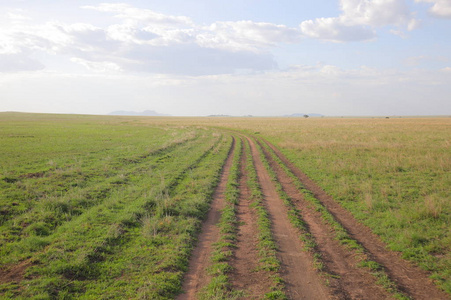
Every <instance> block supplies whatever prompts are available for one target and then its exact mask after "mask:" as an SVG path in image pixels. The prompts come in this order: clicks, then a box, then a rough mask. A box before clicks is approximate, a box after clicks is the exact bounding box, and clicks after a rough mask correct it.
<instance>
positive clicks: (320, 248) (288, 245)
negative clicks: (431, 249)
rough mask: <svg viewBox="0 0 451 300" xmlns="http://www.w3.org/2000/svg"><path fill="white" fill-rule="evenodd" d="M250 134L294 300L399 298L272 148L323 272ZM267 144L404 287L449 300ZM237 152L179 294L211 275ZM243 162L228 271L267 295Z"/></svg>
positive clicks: (251, 292)
mask: <svg viewBox="0 0 451 300" xmlns="http://www.w3.org/2000/svg"><path fill="white" fill-rule="evenodd" d="M244 141H245V142H247V141H248V142H249V144H250V148H251V151H250V153H245V154H244V155H251V156H252V159H253V162H254V165H255V169H256V172H257V177H258V181H259V183H260V185H261V190H262V192H263V195H264V199H265V201H264V204H265V206H266V209H267V211H268V214H269V216H270V219H271V222H272V233H273V235H274V239H275V241H276V243H277V245H278V252H277V257H278V259H279V260H280V262H281V271H280V275H281V277H282V278H283V279H284V281H285V287H286V288H285V293H286V295H287V296H288V297H289V298H290V299H394V297H393V295H392V294H390V293H389V292H388V291H386V290H385V289H384V288H383V287H382V286H381V285H380V284H377V283H376V281H377V280H376V278H375V277H374V276H372V275H371V274H370V272H369V270H367V269H365V268H361V267H358V266H357V264H358V259H357V257H356V254H355V253H354V252H353V251H351V250H349V249H347V248H345V246H343V245H341V244H340V243H339V242H338V241H337V240H336V238H335V235H334V231H333V228H332V227H331V226H330V225H329V224H327V223H326V222H324V221H323V220H322V218H321V216H320V214H319V213H318V212H317V211H315V210H314V209H313V208H312V207H311V206H310V205H309V204H308V203H307V201H306V200H305V199H303V196H302V194H301V193H300V192H299V191H298V190H297V188H296V186H295V185H294V183H293V180H292V179H291V178H290V177H289V176H288V175H287V174H286V173H285V172H284V171H283V169H282V168H280V166H278V164H277V163H276V162H275V161H274V160H273V159H272V158H271V155H270V153H269V152H268V151H265V156H266V158H267V160H268V162H269V164H270V166H271V168H272V169H273V170H274V171H275V173H276V175H277V180H278V181H279V182H280V183H281V185H282V187H283V190H284V191H285V193H286V194H287V195H288V196H289V197H290V198H291V200H292V202H293V203H294V204H295V206H296V207H297V209H298V210H299V211H300V212H301V215H302V218H303V219H304V221H305V222H306V224H307V227H308V231H309V233H310V234H311V235H312V236H313V238H314V239H315V241H316V243H317V246H316V248H315V250H314V251H316V252H318V253H319V254H320V255H321V257H322V263H323V264H324V267H325V271H324V272H322V273H321V272H319V271H316V270H315V269H314V268H313V257H312V253H308V252H305V251H304V250H303V244H302V242H301V240H300V238H299V235H300V232H299V231H298V230H297V229H295V228H294V227H293V226H292V225H291V223H290V222H289V219H288V215H287V209H286V208H285V206H284V204H283V201H282V200H281V198H280V197H279V195H278V193H277V190H276V187H275V185H274V183H273V182H272V181H271V178H270V176H269V173H268V171H267V170H266V169H265V166H264V164H263V162H262V160H261V158H260V154H259V151H258V147H259V146H258V143H257V142H255V141H254V140H253V139H251V138H245V139H244ZM268 145H269V146H270V147H271V148H272V149H273V150H274V151H275V153H276V155H277V156H278V157H279V158H280V159H281V160H282V161H283V163H284V164H285V165H286V166H287V167H288V168H289V169H290V170H291V171H292V172H293V173H294V174H295V175H296V177H297V178H298V179H299V180H300V181H301V182H302V183H303V185H304V186H305V187H306V188H307V189H308V190H310V191H312V192H313V193H314V195H315V197H316V198H317V199H318V200H319V201H320V202H321V203H322V204H323V205H324V206H325V207H326V209H327V210H328V211H329V212H331V213H332V215H333V216H334V218H335V219H336V220H337V221H338V222H339V223H340V224H342V225H343V227H344V228H345V229H346V230H347V232H348V233H349V235H350V236H351V237H352V238H353V239H355V240H356V241H357V242H358V243H359V244H360V245H362V246H363V247H364V249H365V251H366V253H367V254H368V255H369V257H370V258H371V259H372V260H374V261H376V262H378V263H379V264H381V265H382V266H383V268H384V270H385V272H386V273H387V274H388V276H389V278H390V279H391V280H392V281H393V282H394V284H395V285H396V287H397V289H398V290H399V291H401V292H402V293H403V294H405V295H406V296H408V297H410V298H411V299H449V297H448V296H447V295H446V294H445V293H443V292H441V291H440V290H438V288H437V287H436V286H435V285H434V284H433V283H432V281H431V280H430V279H428V277H427V274H426V273H425V272H424V271H421V270H420V269H419V268H417V267H415V266H412V265H411V264H409V263H408V262H406V261H404V260H403V259H401V258H400V256H399V255H397V254H396V253H393V252H391V251H389V250H387V249H386V248H385V246H384V244H383V243H382V242H381V241H380V239H379V238H378V237H377V236H376V235H374V234H372V233H371V231H370V230H369V229H368V228H367V227H365V226H364V225H362V224H360V223H359V222H357V221H356V219H355V218H354V217H353V216H352V215H351V214H350V213H349V212H347V211H346V210H344V209H343V208H342V207H341V206H340V205H339V204H338V203H336V202H335V201H334V200H333V199H332V198H331V197H330V196H328V195H327V194H326V193H325V192H324V191H323V190H322V189H321V188H320V187H319V186H317V185H316V184H315V183H314V182H313V181H311V180H310V179H309V178H308V177H307V176H306V175H305V174H303V173H302V172H301V171H300V170H299V169H297V168H296V167H295V166H294V165H293V164H292V163H291V162H289V161H288V160H287V159H286V158H285V157H284V156H283V154H282V153H280V151H278V149H276V148H275V147H274V146H273V145H271V144H269V143H268ZM232 156H233V151H231V153H230V155H229V158H228V159H227V161H226V164H225V166H224V168H223V173H222V176H221V181H220V183H219V185H218V187H217V190H216V192H215V197H214V201H213V202H212V206H211V209H210V212H209V214H208V218H207V220H206V222H205V223H204V225H203V227H202V232H201V234H200V237H199V242H198V245H197V247H196V249H195V251H194V253H193V255H192V259H191V261H190V266H189V272H188V273H187V275H186V276H185V280H184V284H183V290H184V294H181V295H180V296H179V297H178V298H177V299H197V296H196V295H197V294H198V292H199V291H200V289H201V288H202V287H203V286H205V285H206V284H207V283H208V281H209V278H208V275H207V274H206V272H205V269H206V268H207V267H208V265H209V257H210V253H211V249H212V244H213V243H214V242H215V241H216V240H217V238H218V234H219V233H218V227H217V226H216V224H217V222H218V220H219V217H220V209H221V207H222V206H223V202H224V195H223V193H224V188H225V184H226V182H227V178H228V173H229V169H230V165H231V161H232ZM241 162H242V165H241V174H242V175H241V180H240V191H241V195H240V203H239V204H238V205H237V216H238V221H239V222H238V224H239V225H238V228H237V230H238V238H237V241H236V249H235V250H234V258H233V259H232V261H231V265H232V271H231V272H230V274H229V278H230V283H231V286H232V287H233V288H234V289H236V290H241V291H243V292H244V295H246V296H245V297H243V299H261V298H263V297H264V294H265V293H267V292H268V286H269V284H268V276H267V274H265V273H264V272H263V271H261V270H260V271H255V270H256V268H257V265H258V249H257V246H256V244H257V240H256V236H257V225H256V216H255V212H254V211H253V209H252V208H251V206H250V196H249V194H250V193H249V190H248V188H247V186H246V183H245V182H246V180H245V178H246V176H247V174H246V172H245V168H244V164H245V159H244V157H243V158H242V159H241ZM326 283H327V284H326Z"/></svg>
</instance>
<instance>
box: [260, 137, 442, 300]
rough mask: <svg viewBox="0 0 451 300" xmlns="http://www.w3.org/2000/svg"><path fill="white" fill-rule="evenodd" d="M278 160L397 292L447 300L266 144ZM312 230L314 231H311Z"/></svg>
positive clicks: (421, 273)
mask: <svg viewBox="0 0 451 300" xmlns="http://www.w3.org/2000/svg"><path fill="white" fill-rule="evenodd" d="M267 143H268V145H269V146H270V147H271V148H272V149H273V150H274V151H275V153H276V154H277V155H278V157H279V158H280V159H281V160H282V161H283V162H284V163H285V164H286V165H287V166H288V167H289V168H290V170H291V171H292V172H293V173H294V174H295V175H296V176H297V177H298V178H299V180H300V181H301V182H302V184H303V185H304V186H305V187H306V188H307V189H309V190H310V191H312V192H313V194H314V196H315V197H316V198H317V199H318V200H320V201H321V203H322V204H323V205H324V206H325V207H326V208H327V209H328V210H329V211H330V212H331V213H332V215H333V216H334V217H335V218H336V220H337V221H338V222H340V223H341V224H342V226H343V227H344V228H345V229H346V230H347V231H348V233H349V235H350V236H351V237H352V238H354V239H355V240H356V241H358V242H359V243H360V244H361V245H362V246H363V247H364V248H365V249H366V250H367V251H368V253H369V254H370V256H371V259H372V260H374V261H376V262H378V263H379V264H381V265H382V266H383V267H384V268H385V270H386V272H387V273H388V275H389V277H390V278H391V279H392V280H393V281H394V282H396V284H397V285H398V286H399V288H400V290H402V291H403V292H405V293H407V294H408V295H409V296H410V297H412V298H413V299H449V296H448V295H446V294H445V293H444V292H442V291H440V290H439V289H438V288H437V287H436V286H435V285H434V283H433V282H432V280H431V279H429V278H428V274H427V272H425V271H423V270H421V269H420V268H418V267H417V266H414V265H413V264H412V263H410V262H408V261H406V260H404V259H402V258H401V257H400V254H399V253H396V252H393V251H390V250H389V249H387V247H386V245H385V244H384V243H383V242H382V241H381V239H380V238H379V237H378V236H377V235H375V234H374V233H372V231H371V230H370V229H369V228H368V227H366V226H365V225H363V224H362V223H360V222H358V221H357V220H356V219H355V218H354V216H353V215H352V214H351V213H350V212H349V211H347V210H346V209H344V208H343V207H342V206H341V205H340V204H338V203H337V202H336V201H335V200H334V199H333V198H332V197H331V196H330V195H328V194H327V193H326V192H325V191H324V190H323V189H321V188H320V187H319V186H318V185H317V184H316V183H315V182H314V181H312V180H311V179H310V178H308V176H307V175H306V174H304V173H303V172H302V171H301V170H299V169H298V168H297V167H296V166H295V165H294V164H293V163H291V162H290V161H289V160H288V159H287V158H286V157H285V156H284V155H283V154H282V153H281V152H280V151H279V150H278V149H277V148H276V147H275V146H274V145H272V144H270V143H269V142H267ZM312 230H313V228H312Z"/></svg>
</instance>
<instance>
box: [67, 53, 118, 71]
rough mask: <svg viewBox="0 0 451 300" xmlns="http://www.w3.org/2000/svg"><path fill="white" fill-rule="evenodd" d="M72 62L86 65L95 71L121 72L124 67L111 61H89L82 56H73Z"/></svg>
mask: <svg viewBox="0 0 451 300" xmlns="http://www.w3.org/2000/svg"><path fill="white" fill-rule="evenodd" d="M70 60H71V61H72V62H74V63H78V64H80V65H82V66H84V67H86V68H87V69H89V70H91V71H94V72H100V73H103V72H110V71H113V72H120V71H122V68H121V67H120V66H119V65H117V64H115V63H113V62H110V61H100V62H98V61H88V60H85V59H81V58H77V57H72V58H71V59H70Z"/></svg>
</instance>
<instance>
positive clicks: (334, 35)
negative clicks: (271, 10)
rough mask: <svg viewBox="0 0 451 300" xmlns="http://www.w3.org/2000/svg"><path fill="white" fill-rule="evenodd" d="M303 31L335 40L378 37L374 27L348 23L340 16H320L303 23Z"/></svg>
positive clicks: (319, 37)
mask: <svg viewBox="0 0 451 300" xmlns="http://www.w3.org/2000/svg"><path fill="white" fill-rule="evenodd" d="M300 26H301V30H302V33H303V34H304V35H306V36H308V37H311V38H317V39H321V40H328V41H334V42H350V41H364V40H370V39H373V38H375V37H376V33H375V32H374V30H373V29H371V28H369V27H367V26H362V25H348V24H346V22H343V20H341V19H340V18H319V19H315V20H308V21H304V22H302V23H301V25H300Z"/></svg>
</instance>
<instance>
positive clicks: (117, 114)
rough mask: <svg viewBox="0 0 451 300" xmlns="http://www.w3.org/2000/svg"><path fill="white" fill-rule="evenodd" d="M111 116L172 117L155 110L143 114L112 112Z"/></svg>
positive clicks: (121, 111) (122, 111)
mask: <svg viewBox="0 0 451 300" xmlns="http://www.w3.org/2000/svg"><path fill="white" fill-rule="evenodd" d="M109 115H113V116H150V117H164V116H170V115H167V114H160V113H158V112H156V111H154V110H145V111H142V112H137V111H124V110H118V111H113V112H110V113H109Z"/></svg>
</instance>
